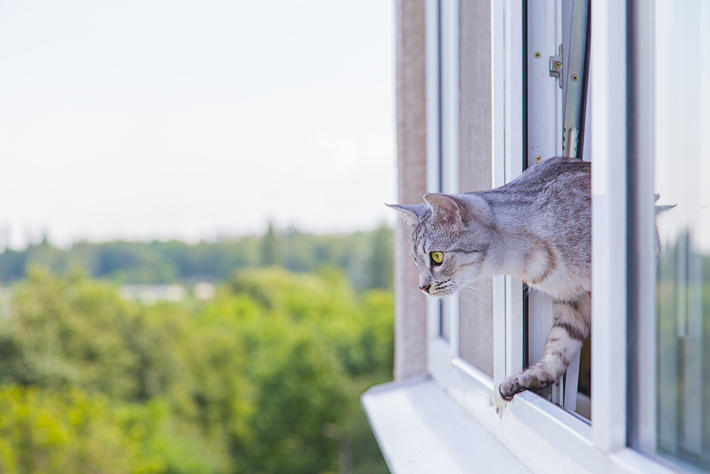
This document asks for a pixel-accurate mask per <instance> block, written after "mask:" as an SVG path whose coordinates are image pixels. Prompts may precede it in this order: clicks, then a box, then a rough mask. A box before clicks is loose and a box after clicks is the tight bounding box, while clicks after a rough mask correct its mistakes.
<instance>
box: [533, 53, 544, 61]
mask: <svg viewBox="0 0 710 474" xmlns="http://www.w3.org/2000/svg"><path fill="white" fill-rule="evenodd" d="M533 56H535V57H536V58H538V59H540V56H542V54H540V51H535V54H533Z"/></svg>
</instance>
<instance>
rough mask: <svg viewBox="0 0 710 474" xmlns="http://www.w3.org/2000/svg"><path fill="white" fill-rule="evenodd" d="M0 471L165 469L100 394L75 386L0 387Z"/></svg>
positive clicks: (114, 473) (143, 473)
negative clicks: (83, 390) (95, 394)
mask: <svg viewBox="0 0 710 474" xmlns="http://www.w3.org/2000/svg"><path fill="white" fill-rule="evenodd" d="M0 413H2V416H1V417H0V471H2V472H8V473H15V472H22V473H37V474H39V473H42V474H51V473H58V474H59V473H61V474H63V473H67V472H102V473H107V474H122V473H134V474H139V473H140V474H148V473H159V472H165V470H164V467H165V466H164V462H163V461H162V460H161V459H160V458H159V457H157V456H154V455H151V454H149V453H147V452H146V451H145V450H144V449H143V446H142V441H143V438H144V437H145V434H144V433H143V432H141V431H140V430H137V429H135V428H136V424H135V423H130V422H129V421H128V420H127V419H125V417H122V416H121V415H120V413H119V410H116V409H115V408H113V407H111V406H110V405H109V404H108V402H107V400H106V399H105V398H104V397H89V396H87V395H86V394H85V393H83V392H82V391H80V390H76V389H68V390H64V391H61V392H54V391H52V390H47V389H27V388H20V387H16V386H15V387H3V388H0Z"/></svg>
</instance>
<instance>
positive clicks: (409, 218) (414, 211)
mask: <svg viewBox="0 0 710 474" xmlns="http://www.w3.org/2000/svg"><path fill="white" fill-rule="evenodd" d="M385 206H387V207H391V208H392V209H396V210H398V211H399V212H401V213H402V216H403V217H404V220H405V221H406V222H408V223H409V224H412V225H416V224H417V222H418V221H419V219H421V218H422V216H424V214H426V211H427V205H426V204H385Z"/></svg>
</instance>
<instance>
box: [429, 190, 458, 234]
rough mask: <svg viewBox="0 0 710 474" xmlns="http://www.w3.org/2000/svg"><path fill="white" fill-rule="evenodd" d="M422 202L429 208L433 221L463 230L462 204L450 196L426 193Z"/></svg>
mask: <svg viewBox="0 0 710 474" xmlns="http://www.w3.org/2000/svg"><path fill="white" fill-rule="evenodd" d="M424 200H425V201H426V202H427V204H429V206H430V207H431V212H432V213H433V214H434V219H436V220H438V221H443V222H446V223H447V224H450V225H453V226H454V227H456V228H457V229H459V230H464V228H465V227H466V224H465V211H464V207H463V206H462V204H463V203H461V202H459V200H458V199H457V198H456V197H455V196H452V195H449V194H438V193H428V194H425V195H424Z"/></svg>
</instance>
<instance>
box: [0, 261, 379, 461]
mask: <svg viewBox="0 0 710 474" xmlns="http://www.w3.org/2000/svg"><path fill="white" fill-rule="evenodd" d="M392 313H393V301H392V294H391V292H389V291H385V290H375V291H369V292H364V293H362V292H356V291H354V290H353V288H352V286H351V285H350V283H349V282H348V279H347V278H346V277H345V275H344V274H343V273H342V271H341V270H339V269H337V268H333V267H330V268H328V267H323V268H321V269H320V270H319V272H318V273H310V274H303V273H300V274H296V273H291V272H289V271H287V270H284V269H282V268H276V267H272V268H266V269H260V270H256V269H252V270H248V271H246V270H242V271H240V272H239V273H237V274H236V275H235V276H233V277H232V278H231V279H230V280H229V281H228V283H227V284H226V285H224V286H223V287H221V288H220V290H219V291H218V295H217V297H216V298H215V299H213V300H212V301H210V302H208V303H202V302H198V301H192V300H190V301H185V302H183V303H180V304H175V303H170V304H167V303H166V304H159V305H155V306H149V307H145V306H141V305H139V304H136V303H132V302H126V301H123V300H121V299H120V298H119V297H118V296H117V293H116V291H115V287H113V286H112V285H110V284H108V283H105V282H99V281H96V280H92V279H89V278H87V277H85V276H82V275H81V274H80V273H76V272H69V273H68V274H67V275H65V276H61V277H59V276H56V275H53V274H50V273H48V272H47V271H44V270H33V271H31V272H30V275H29V277H28V279H27V280H26V281H24V282H22V283H20V284H18V285H16V287H15V289H14V298H13V302H12V307H11V313H10V317H9V318H7V319H5V320H4V321H3V322H2V325H0V356H2V357H3V361H4V363H3V364H2V365H1V366H0V410H3V411H2V412H0V413H3V414H2V415H1V416H0V427H1V428H0V459H2V460H3V462H5V463H6V465H5V466H3V468H4V469H5V471H7V472H23V473H25V472H40V471H41V469H45V471H46V472H163V473H176V474H177V473H180V474H182V473H225V474H226V473H245V474H246V473H254V474H257V473H258V474H267V473H282V472H289V473H304V474H306V473H314V474H318V473H326V472H337V471H338V463H339V458H338V451H339V447H340V448H342V447H343V446H348V447H349V448H350V449H351V450H352V458H353V467H354V471H355V472H357V473H379V472H382V473H385V472H387V470H386V467H385V465H384V463H383V460H382V458H381V455H380V454H379V451H378V449H377V446H376V444H375V442H374V439H373V437H372V435H371V433H370V430H369V427H368V426H367V422H366V420H365V417H364V415H363V413H362V411H361V409H360V407H359V396H360V394H361V393H362V392H363V391H364V390H365V389H367V388H368V387H369V386H371V385H374V384H376V383H381V382H384V381H386V380H388V379H389V378H390V374H391V370H392V337H393V334H392V332H393V328H392V325H393V317H392ZM6 399H7V400H10V401H5V400H6ZM3 403H5V404H8V405H7V407H4V405H2V404H3ZM13 404H14V405H13ZM77 406H82V407H83V406H86V407H88V408H85V409H84V410H85V411H84V412H82V413H85V414H84V415H82V416H83V417H84V419H86V420H87V421H86V426H87V428H82V429H81V430H80V429H78V428H74V427H73V426H74V425H72V420H73V418H72V416H74V415H72V413H74V412H75V411H76V410H77V409H78V408H76V407H77ZM13 407H14V408H13ZM23 410H24V411H23ZM28 410H29V411H32V413H27V411H28ZM5 413H25V414H24V415H22V416H24V417H25V418H22V417H21V416H20V415H19V414H13V415H9V414H8V415H6V414H5ZM42 423H44V425H43V424H42ZM45 425H46V426H52V427H56V428H52V430H55V431H56V432H57V433H64V434H62V436H64V438H61V439H65V440H66V441H62V442H57V443H54V441H53V442H52V443H54V444H51V443H49V441H46V439H48V438H46V433H47V431H46V430H45V428H43V427H44V426H45ZM82 426H83V425H82ZM6 427H7V428H6ZM18 430H19V431H18ZM23 430H24V431H23ZM72 430H74V431H72ZM82 430H83V431H82ZM94 430H96V432H98V430H103V433H102V434H100V435H99V434H93V433H94V432H95V431H94ZM18 433H19V434H18ZM67 433H68V434H67ZM27 440H30V441H31V442H29V441H27ZM38 440H39V441H38ZM42 440H44V441H42ZM47 443H49V444H47ZM102 453H105V454H102ZM2 456H5V457H2ZM119 457H120V459H121V461H120V462H118V461H116V462H115V463H113V464H112V465H111V467H110V468H108V467H106V468H104V467H103V466H104V465H103V464H100V463H101V462H104V461H106V462H107V463H108V462H109V460H112V459H113V460H115V459H118V458H119ZM21 462H23V463H25V464H21ZM12 463H14V464H12ZM18 463H20V464H18ZM27 463H29V464H27ZM32 463H35V464H32ZM37 463H39V464H37ZM52 463H54V464H52ZM82 463H83V464H82ZM91 463H94V464H91ZM40 465H41V466H40ZM50 465H51V466H50ZM55 465H56V466H57V467H56V469H55V467H54V466H55ZM13 466H15V467H13ZM37 466H40V467H37ZM47 466H50V467H47ZM85 467H86V468H85ZM51 469H55V470H51ZM5 471H3V472H5ZM45 471H41V472H45Z"/></svg>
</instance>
